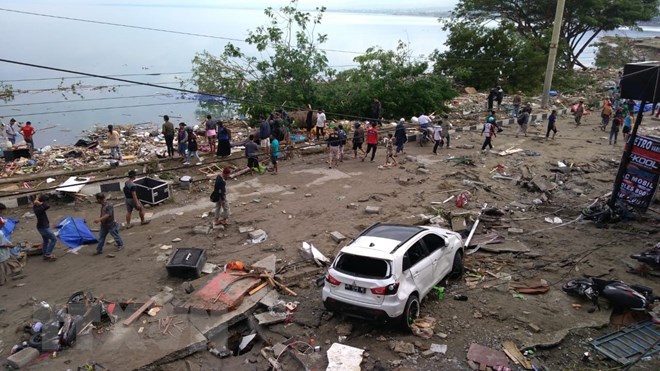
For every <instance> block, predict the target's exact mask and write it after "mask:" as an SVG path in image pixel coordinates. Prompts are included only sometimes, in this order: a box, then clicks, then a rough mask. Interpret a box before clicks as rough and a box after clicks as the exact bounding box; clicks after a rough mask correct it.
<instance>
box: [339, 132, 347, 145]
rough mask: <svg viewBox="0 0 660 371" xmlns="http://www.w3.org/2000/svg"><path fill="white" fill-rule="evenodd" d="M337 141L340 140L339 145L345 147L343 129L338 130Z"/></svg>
mask: <svg viewBox="0 0 660 371" xmlns="http://www.w3.org/2000/svg"><path fill="white" fill-rule="evenodd" d="M339 139H340V140H341V142H340V143H341V145H342V146H343V145H346V132H345V131H344V129H342V130H339Z"/></svg>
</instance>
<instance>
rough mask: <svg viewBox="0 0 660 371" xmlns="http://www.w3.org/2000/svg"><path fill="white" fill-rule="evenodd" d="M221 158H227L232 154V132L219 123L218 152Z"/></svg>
mask: <svg viewBox="0 0 660 371" xmlns="http://www.w3.org/2000/svg"><path fill="white" fill-rule="evenodd" d="M216 154H217V155H218V156H220V157H227V156H229V155H230V154H231V130H229V128H228V127H225V125H224V124H223V122H222V121H219V122H218V151H217V153H216Z"/></svg>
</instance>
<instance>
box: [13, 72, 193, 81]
mask: <svg viewBox="0 0 660 371" xmlns="http://www.w3.org/2000/svg"><path fill="white" fill-rule="evenodd" d="M183 74H192V72H190V71H188V72H154V73H126V74H122V75H108V76H110V77H132V76H164V75H183ZM89 78H91V77H89V76H82V75H80V76H70V77H67V76H61V77H42V78H35V79H19V80H3V82H24V81H48V80H67V79H89Z"/></svg>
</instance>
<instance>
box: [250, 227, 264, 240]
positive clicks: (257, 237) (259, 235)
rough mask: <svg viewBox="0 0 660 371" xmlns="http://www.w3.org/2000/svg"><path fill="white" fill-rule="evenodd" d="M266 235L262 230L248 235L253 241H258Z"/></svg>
mask: <svg viewBox="0 0 660 371" xmlns="http://www.w3.org/2000/svg"><path fill="white" fill-rule="evenodd" d="M265 234H266V232H264V231H263V230H262V229H257V230H255V231H251V232H250V233H248V236H249V237H250V239H251V240H257V239H259V238H261V237H262V236H263V235H265Z"/></svg>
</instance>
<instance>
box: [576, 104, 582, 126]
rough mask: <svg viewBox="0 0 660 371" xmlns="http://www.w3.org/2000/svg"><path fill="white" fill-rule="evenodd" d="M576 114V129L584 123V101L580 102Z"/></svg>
mask: <svg viewBox="0 0 660 371" xmlns="http://www.w3.org/2000/svg"><path fill="white" fill-rule="evenodd" d="M574 114H575V127H578V126H580V124H581V123H582V116H584V101H580V102H578V105H577V107H576V108H575V113H574Z"/></svg>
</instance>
